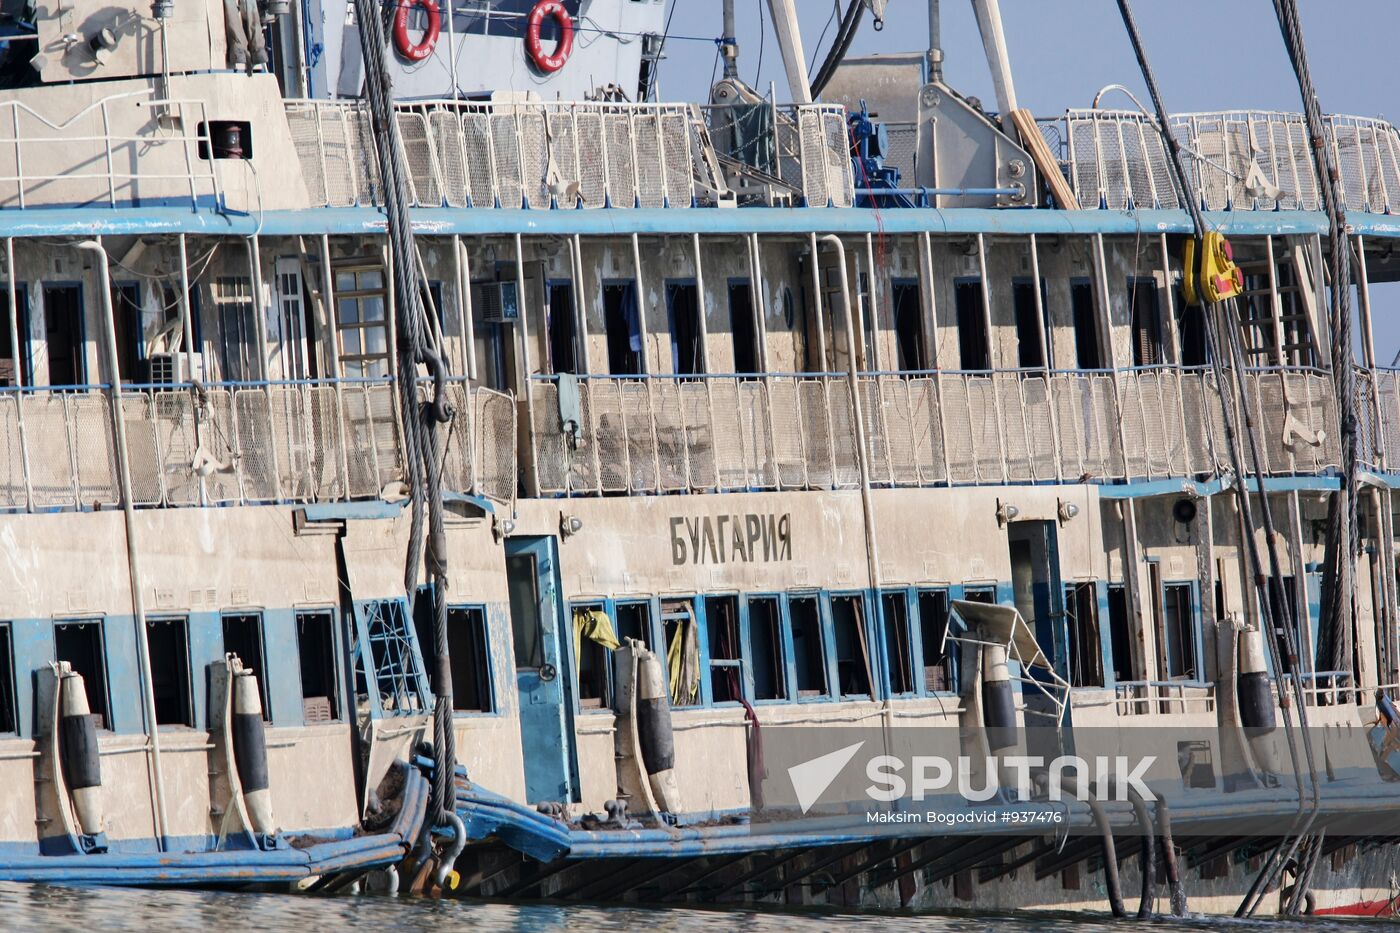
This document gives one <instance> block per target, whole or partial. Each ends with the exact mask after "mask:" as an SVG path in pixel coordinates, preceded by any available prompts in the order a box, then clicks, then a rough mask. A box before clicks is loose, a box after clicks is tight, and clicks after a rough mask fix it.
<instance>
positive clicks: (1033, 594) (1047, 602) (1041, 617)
mask: <svg viewBox="0 0 1400 933" xmlns="http://www.w3.org/2000/svg"><path fill="white" fill-rule="evenodd" d="M1058 530H1059V529H1058V528H1057V526H1056V524H1055V523H1054V522H1043V521H1026V522H1013V523H1011V524H1010V525H1008V526H1007V529H1006V537H1007V541H1008V545H1009V547H1010V549H1011V590H1012V595H1013V597H1014V598H1015V600H1016V608H1017V609H1018V610H1019V611H1020V613H1021V617H1022V618H1023V619H1025V620H1026V622H1027V624H1029V625H1030V627H1031V628H1032V629H1033V630H1034V631H1035V640H1036V643H1037V644H1039V645H1040V650H1041V651H1042V652H1043V653H1044V654H1045V656H1046V657H1047V658H1050V660H1051V663H1053V664H1054V665H1055V672H1056V673H1057V674H1059V675H1060V676H1061V677H1064V678H1066V679H1068V676H1069V671H1068V667H1069V661H1068V658H1069V630H1068V628H1067V627H1066V616H1065V591H1064V586H1063V585H1062V584H1061V582H1060V552H1059V542H1058V535H1057V532H1058ZM1024 673H1028V674H1029V676H1032V677H1035V676H1037V674H1036V672H1035V671H1031V672H1024ZM1039 676H1040V677H1041V678H1042V679H1044V675H1043V674H1042V675H1039ZM1024 698H1025V703H1026V711H1027V714H1028V715H1031V714H1033V713H1035V712H1037V711H1039V712H1045V713H1047V714H1048V715H1050V716H1051V717H1053V715H1054V714H1053V712H1051V711H1050V709H1049V707H1048V701H1047V698H1046V697H1044V695H1043V694H1041V693H1040V692H1039V691H1038V690H1034V689H1031V690H1028V691H1026V692H1025V693H1024ZM1042 704H1046V707H1045V708H1044V709H1041V708H1040V707H1041V705H1042ZM1066 724H1068V718H1066ZM1051 725H1053V721H1052V720H1047V719H1044V718H1043V717H1039V716H1037V717H1035V719H1034V720H1032V719H1028V720H1027V722H1026V726H1027V727H1028V728H1035V727H1045V726H1051Z"/></svg>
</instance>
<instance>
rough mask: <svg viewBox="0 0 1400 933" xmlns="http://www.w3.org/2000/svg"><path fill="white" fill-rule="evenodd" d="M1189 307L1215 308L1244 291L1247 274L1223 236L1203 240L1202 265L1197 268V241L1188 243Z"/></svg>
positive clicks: (1187, 276)
mask: <svg viewBox="0 0 1400 933" xmlns="http://www.w3.org/2000/svg"><path fill="white" fill-rule="evenodd" d="M1182 266H1183V267H1184V268H1185V269H1186V276H1185V278H1186V303H1187V304H1189V305H1196V304H1200V303H1201V302H1202V301H1204V302H1205V303H1206V304H1215V303H1216V302H1217V301H1224V300H1225V299H1226V298H1234V297H1235V296H1236V295H1238V294H1239V293H1240V292H1242V291H1244V273H1243V272H1241V271H1240V267H1239V266H1237V265H1235V254H1234V252H1233V251H1232V250H1231V249H1230V241H1229V240H1227V239H1225V235H1224V234H1221V233H1215V232H1211V233H1207V234H1206V235H1205V238H1204V239H1203V240H1202V248H1201V261H1200V265H1199V267H1198V266H1197V265H1196V238H1195V237H1192V238H1191V239H1189V240H1187V241H1186V255H1185V257H1184V258H1183V261H1182Z"/></svg>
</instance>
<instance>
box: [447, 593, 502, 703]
mask: <svg viewBox="0 0 1400 933" xmlns="http://www.w3.org/2000/svg"><path fill="white" fill-rule="evenodd" d="M488 638H489V636H488V634H487V630H486V610H485V609H484V608H483V607H481V606H450V607H448V610H447V651H448V654H449V656H450V658H451V662H452V709H453V710H455V711H457V712H459V713H492V712H495V710H496V704H495V699H494V697H493V696H492V693H491V650H490V644H491V643H490V641H489V640H488Z"/></svg>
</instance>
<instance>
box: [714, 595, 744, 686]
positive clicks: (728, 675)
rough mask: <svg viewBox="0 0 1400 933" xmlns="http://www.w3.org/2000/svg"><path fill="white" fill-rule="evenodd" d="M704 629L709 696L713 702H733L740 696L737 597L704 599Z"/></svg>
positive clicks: (741, 668) (741, 678) (741, 666)
mask: <svg viewBox="0 0 1400 933" xmlns="http://www.w3.org/2000/svg"><path fill="white" fill-rule="evenodd" d="M705 631H706V637H707V638H708V639H709V649H710V696H711V697H712V698H713V700H714V702H716V703H737V702H738V701H740V700H742V699H743V698H744V689H743V660H742V656H741V652H740V647H739V600H738V597H735V596H710V597H708V598H706V600H705Z"/></svg>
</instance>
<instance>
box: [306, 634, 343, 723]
mask: <svg viewBox="0 0 1400 933" xmlns="http://www.w3.org/2000/svg"><path fill="white" fill-rule="evenodd" d="M334 618H335V617H334V615H333V614H332V613H331V612H330V611H328V610H326V611H318V612H298V613H297V654H298V655H299V657H300V659H301V708H302V719H303V721H304V722H305V723H306V724H308V725H310V724H311V723H313V722H334V721H336V720H338V719H340V691H339V690H338V689H337V686H338V684H339V678H338V677H336V663H335V630H334V628H333V626H334Z"/></svg>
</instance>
